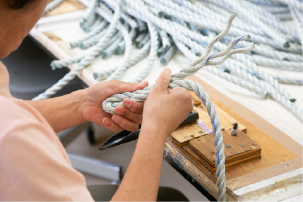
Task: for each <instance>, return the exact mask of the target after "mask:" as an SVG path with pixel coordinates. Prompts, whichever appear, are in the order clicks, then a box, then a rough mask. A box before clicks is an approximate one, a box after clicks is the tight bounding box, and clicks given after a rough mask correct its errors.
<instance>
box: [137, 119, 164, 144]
mask: <svg viewBox="0 0 303 202" xmlns="http://www.w3.org/2000/svg"><path fill="white" fill-rule="evenodd" d="M165 129H166V128H165V127H161V126H160V125H157V124H152V123H148V124H144V123H143V124H142V128H141V131H140V136H139V141H140V139H142V140H146V141H148V142H150V143H157V144H161V145H163V146H164V144H165V142H166V140H167V137H168V135H169V133H168V132H167V131H166V130H165Z"/></svg>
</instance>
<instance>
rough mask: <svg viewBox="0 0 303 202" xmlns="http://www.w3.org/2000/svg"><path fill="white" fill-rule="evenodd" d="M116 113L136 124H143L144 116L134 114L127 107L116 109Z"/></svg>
mask: <svg viewBox="0 0 303 202" xmlns="http://www.w3.org/2000/svg"><path fill="white" fill-rule="evenodd" d="M115 113H116V114H118V115H120V116H122V117H123V118H125V119H128V120H130V121H132V122H134V123H137V124H140V123H141V122H142V114H138V113H133V112H131V111H130V110H129V109H127V108H126V107H123V106H119V107H116V109H115Z"/></svg>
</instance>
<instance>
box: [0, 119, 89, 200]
mask: <svg viewBox="0 0 303 202" xmlns="http://www.w3.org/2000/svg"><path fill="white" fill-rule="evenodd" d="M49 133H50V131H49V130H48V129H47V127H45V126H44V125H43V124H41V123H39V122H38V121H35V120H32V121H23V123H22V124H18V125H17V126H16V127H14V128H12V129H11V130H10V131H9V132H8V133H7V134H6V135H5V136H4V137H3V138H2V140H0V179H1V180H0V200H1V201H2V200H5V201H8V200H14V201H37V200H39V201H93V198H92V196H91V195H90V193H89V191H88V190H87V188H86V183H85V179H84V177H83V175H82V174H81V173H79V172H78V171H76V170H75V169H73V168H72V166H71V165H70V163H69V162H68V161H67V160H66V159H65V158H64V155H63V154H62V151H61V150H60V145H58V144H56V140H54V138H57V137H56V136H55V134H53V135H51V134H49Z"/></svg>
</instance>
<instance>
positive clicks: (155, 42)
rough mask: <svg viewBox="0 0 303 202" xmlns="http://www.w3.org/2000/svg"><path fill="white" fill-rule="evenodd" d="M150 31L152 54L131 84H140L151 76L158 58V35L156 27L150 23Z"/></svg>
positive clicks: (148, 24)
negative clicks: (150, 73)
mask: <svg viewBox="0 0 303 202" xmlns="http://www.w3.org/2000/svg"><path fill="white" fill-rule="evenodd" d="M147 26H148V30H149V33H150V41H151V49H150V53H149V56H148V59H147V64H146V66H145V67H144V68H143V69H142V70H141V71H140V72H139V73H138V75H136V76H134V77H133V78H132V79H131V80H129V82H130V83H140V82H141V81H143V80H144V79H145V77H146V76H147V75H148V74H149V72H150V71H151V67H152V65H153V63H154V61H155V59H156V57H157V48H158V34H157V31H156V27H155V26H154V25H153V24H152V23H150V22H148V23H147Z"/></svg>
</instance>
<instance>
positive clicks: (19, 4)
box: [6, 0, 35, 9]
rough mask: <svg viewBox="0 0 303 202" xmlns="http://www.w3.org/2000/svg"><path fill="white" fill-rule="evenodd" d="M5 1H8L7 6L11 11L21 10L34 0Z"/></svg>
mask: <svg viewBox="0 0 303 202" xmlns="http://www.w3.org/2000/svg"><path fill="white" fill-rule="evenodd" d="M6 1H8V5H9V7H11V8H12V9H21V8H23V7H24V6H26V5H27V4H29V3H31V2H33V1H35V0H6Z"/></svg>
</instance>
